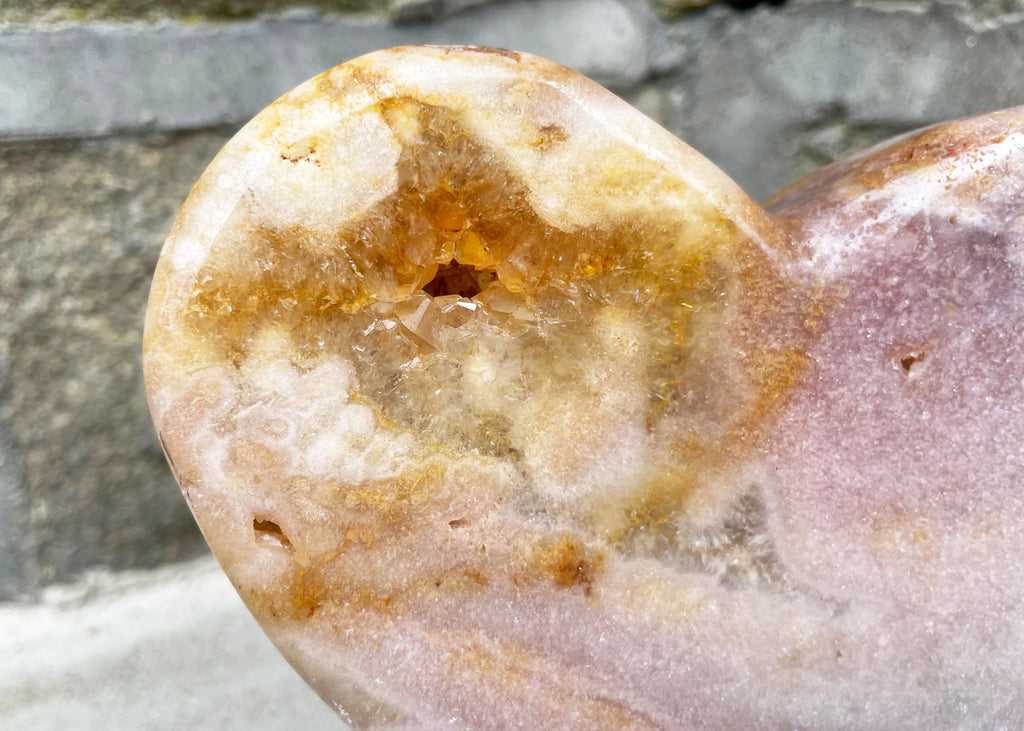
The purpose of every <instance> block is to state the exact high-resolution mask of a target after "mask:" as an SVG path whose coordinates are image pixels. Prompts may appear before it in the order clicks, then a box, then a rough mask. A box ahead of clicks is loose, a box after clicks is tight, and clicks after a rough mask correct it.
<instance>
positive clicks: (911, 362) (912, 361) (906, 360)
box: [900, 353, 924, 376]
mask: <svg viewBox="0 0 1024 731" xmlns="http://www.w3.org/2000/svg"><path fill="white" fill-rule="evenodd" d="M923 357H924V356H922V355H919V354H917V353H908V354H907V355H905V356H903V357H902V358H900V368H902V369H903V373H904V375H907V376H909V375H910V374H911V371H913V369H914V367H915V366H917V364H918V363H920V362H921V360H922V359H923Z"/></svg>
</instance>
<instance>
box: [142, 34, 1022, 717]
mask: <svg viewBox="0 0 1024 731" xmlns="http://www.w3.org/2000/svg"><path fill="white" fill-rule="evenodd" d="M1022 120H1024V113H1022V112H1021V111H1020V110H1011V111H1007V112H1002V113H997V114H994V115H990V116H988V117H984V118H979V119H976V120H969V121H967V122H962V123H958V124H954V125H950V126H946V127H941V128H938V129H935V130H932V131H926V132H924V133H921V134H920V135H917V136H911V137H908V138H905V139H903V140H901V141H897V142H895V143H893V144H892V145H891V146H888V147H883V148H880V149H877V150H875V151H872V152H869V153H866V154H864V155H862V156H861V157H859V158H857V159H854V160H852V161H849V162H845V163H840V164H838V165H836V166H833V167H830V168H826V169H825V170H823V171H821V172H820V173H818V174H815V175H813V176H811V177H810V178H808V179H807V180H805V181H804V182H802V183H798V184H797V185H796V186H794V187H793V188H791V189H790V190H788V191H785V192H784V193H783V194H781V195H780V197H778V198H777V199H776V200H775V201H773V202H772V203H770V205H769V210H770V211H771V213H769V212H767V211H766V210H765V209H762V208H761V207H759V206H757V205H756V204H755V203H754V202H753V201H751V200H750V199H749V198H748V197H747V196H746V195H745V194H744V193H743V192H742V191H741V190H739V189H738V188H737V187H736V186H735V185H734V184H733V183H732V182H731V181H730V180H728V178H726V177H725V176H724V175H723V174H722V173H721V172H720V171H718V170H717V169H716V168H715V167H714V166H713V165H711V164H710V163H709V162H708V161H707V160H705V159H703V158H702V157H700V156H699V155H698V154H697V153H696V152H694V151H693V150H692V149H690V148H689V147H687V146H686V145H684V144H683V143H681V142H679V141H678V140H676V139H674V138H673V137H672V136H671V135H669V134H668V133H667V132H665V131H664V130H662V129H661V128H659V127H657V126H656V125H655V124H654V123H652V122H650V121H649V120H647V119H646V118H644V117H643V116H642V115H640V114H639V113H638V112H636V111H635V110H632V109H631V108H629V107H628V106H626V105H625V104H624V103H623V102H621V101H619V100H618V99H617V98H615V97H614V96H612V95H611V94H610V93H608V92H606V91H605V90H603V89H601V88H600V87H598V86H596V85H595V84H593V83H592V82H589V81H587V80H586V79H584V78H583V77H581V76H578V75H576V74H574V73H573V72H571V71H569V70H567V69H565V68H562V67H559V66H557V65H555V64H552V63H550V62H547V61H543V60H541V59H538V58H536V57H532V56H529V55H526V54H517V53H512V52H497V51H493V50H489V49H458V48H447V49H445V48H404V49H394V50H391V51H383V52H379V53H376V54H371V55H370V56H365V57H362V58H360V59H357V60H355V61H353V62H350V63H348V64H345V65H343V66H340V67H338V68H336V69H333V70H332V71H329V72H327V73H326V74H324V75H322V76H320V77H317V78H316V79H314V80H312V81H310V82H308V83H307V84H304V85H303V86H301V87H299V88H297V89H296V90H295V91H293V92H291V93H290V94H288V95H286V96H285V97H283V98H282V99H280V100H279V101H278V102H276V103H275V104H274V105H272V106H271V107H268V108H267V109H266V110H265V111H264V112H262V113H261V114H260V115H259V116H257V117H256V118H255V119H254V120H253V121H252V122H251V123H250V124H249V125H248V126H247V127H246V128H245V129H244V130H243V131H242V132H241V133H239V135H238V136H237V137H236V138H235V139H234V140H232V142H230V143H229V144H228V146H227V147H225V149H224V151H222V153H221V154H220V155H219V156H218V158H217V159H216V160H215V161H214V162H213V164H212V165H211V166H210V168H209V169H208V170H207V172H206V173H205V174H204V176H203V177H202V178H201V179H200V181H199V182H198V183H197V185H196V188H195V189H194V191H193V193H192V195H191V197H190V198H189V200H188V202H187V203H186V204H185V207H184V208H183V209H182V212H181V214H180V215H179V218H178V220H177V222H176V223H175V226H174V229H173V230H172V232H171V235H170V237H169V239H168V242H167V244H166V246H165V249H164V253H163V255H162V257H161V261H160V264H159V266H158V270H157V274H156V277H155V280H154V285H153V292H152V296H151V300H150V309H149V312H148V315H147V332H146V342H145V356H144V357H145V366H146V380H147V391H148V394H149V399H150V407H151V411H152V413H153V417H154V421H155V424H156V426H157V429H158V432H159V434H160V437H161V440H162V441H163V444H164V447H165V450H166V452H167V455H168V458H169V460H170V462H171V464H172V467H173V469H174V472H175V475H176V476H177V478H178V481H179V483H180V484H181V487H182V490H183V492H184V494H185V497H186V499H187V500H188V502H189V505H190V506H191V507H192V509H193V512H194V513H195V515H196V518H197V521H198V522H199V525H200V527H201V528H202V530H203V532H204V534H205V536H206V538H207V540H208V542H209V543H210V545H211V547H212V548H213V550H214V552H215V553H216V555H217V556H218V558H219V559H220V561H221V563H222V565H223V567H224V569H225V571H226V572H227V574H228V576H229V577H230V578H231V580H232V582H233V583H234V585H235V586H236V588H237V589H238V591H239V594H240V595H241V596H242V598H243V600H244V601H245V602H246V603H247V605H248V606H249V608H250V610H251V611H252V612H253V614H254V615H255V616H256V618H257V619H258V620H259V622H260V623H261V625H262V626H263V627H264V629H265V630H266V631H267V633H268V634H269V635H270V637H271V638H272V639H273V640H274V642H275V643H276V644H277V645H278V647H279V648H280V649H281V651H282V652H283V653H284V654H285V656H286V657H287V658H289V660H291V661H292V662H293V664H294V665H295V666H296V667H297V668H298V669H299V670H300V672H302V674H303V676H304V677H305V678H306V679H307V681H308V682H309V683H310V684H311V685H312V686H313V687H314V688H315V689H316V690H317V691H318V692H319V693H320V694H321V696H323V697H324V698H325V699H326V700H327V701H328V702H329V703H331V704H332V705H334V706H335V707H336V708H337V709H338V710H339V712H340V713H341V714H342V715H343V716H344V717H346V718H348V719H349V720H351V721H352V722H353V723H354V724H356V725H357V726H360V727H389V726H390V727H410V728H424V727H429V728H434V727H440V726H454V727H474V728H500V727H507V726H512V725H521V726H526V727H533V728H561V727H568V726H584V727H602V728H665V727H669V728H678V727H707V728H719V727H722V726H732V727H735V726H745V727H752V726H764V727H777V726H779V725H787V724H788V725H801V726H830V727H831V726H837V725H860V726H887V727H900V726H907V727H912V726H915V725H920V724H925V725H935V724H940V725H948V724H956V723H970V724H978V725H984V724H986V723H988V724H991V723H998V722H1003V723H1007V722H1010V721H1012V720H1013V719H1016V718H1018V717H1019V716H1020V715H1021V714H1022V713H1024V696H1022V695H1021V693H1020V691H1019V688H1020V687H1021V681H1022V674H1021V672H1020V671H1019V670H1018V665H1019V663H1018V662H1017V658H1018V657H1019V655H1020V652H1021V651H1022V650H1024V637H1022V636H1021V632H1020V627H1021V626H1024V624H1022V620H1024V607H1022V600H1024V576H1022V573H1024V572H1022V571H1021V569H1020V568H1019V562H1018V560H1017V556H1019V555H1020V552H1021V549H1022V548H1024V519H1022V517H1021V512H1020V509H1021V505H1020V504H1019V503H1020V501H1021V499H1020V496H1019V490H1018V485H1019V484H1020V482H1021V477H1022V476H1024V450H1022V449H1021V447H1020V446H1019V445H1020V444H1022V443H1024V406H1022V405H1021V396H1022V395H1024V393H1022V391H1024V386H1022V384H1024V353H1022V352H1020V351H1021V349H1022V348H1024V345H1022V343H1021V337H1020V336H1021V331H1022V329H1024V297H1022V295H1021V291H1022V289H1021V277H1022V274H1024V272H1022V271H1021V268H1022V266H1024V255H1022V254H1021V248H1020V247H1021V245H1022V241H1021V236H1022V232H1024V224H1022V223H1021V221H1024V205H1021V204H1020V203H1019V199H1020V189H1021V181H1022V172H1021V164H1022V163H1024V144H1022V140H1024V137H1022V135H1021V132H1020V130H1019V125H1020V123H1021V121H1022Z"/></svg>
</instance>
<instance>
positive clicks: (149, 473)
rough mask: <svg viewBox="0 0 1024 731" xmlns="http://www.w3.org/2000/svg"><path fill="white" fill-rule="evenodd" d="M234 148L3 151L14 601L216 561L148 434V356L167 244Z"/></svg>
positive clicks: (188, 143) (1, 404)
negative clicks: (186, 562) (127, 572)
mask: <svg viewBox="0 0 1024 731" xmlns="http://www.w3.org/2000/svg"><path fill="white" fill-rule="evenodd" d="M225 137H226V135H225V134H224V133H210V132H206V133H200V134H191V135H184V136H174V137H169V138H163V139H155V140H150V141H141V140H117V139H111V140H103V141H86V142H79V143H57V144H44V143H32V144H15V143H8V144H6V145H3V146H0V252H2V257H3V258H2V260H0V354H3V357H2V358H0V361H3V360H4V359H6V385H5V386H3V387H2V388H0V399H2V400H0V457H2V458H3V465H2V466H0V501H2V502H3V505H2V507H3V508H4V510H3V511H2V512H0V535H2V536H3V541H4V544H5V546H4V547H5V548H9V549H10V550H11V553H10V555H9V556H7V557H6V558H5V559H4V561H3V562H2V563H0V586H4V587H5V593H6V594H7V595H8V596H10V595H12V594H17V593H19V592H21V593H23V592H25V591H31V590H32V589H33V588H34V585H35V582H36V579H37V580H38V581H39V582H40V583H43V584H45V583H48V582H50V581H54V580H60V579H66V578H68V577H70V576H73V575H74V574H76V573H77V572H78V571H80V570H82V569H84V568H86V567H88V566H92V565H96V564H102V565H107V566H111V567H117V568H125V567H132V566H153V565H157V564H159V563H162V562H165V561H170V560H177V559H181V558H184V557H187V556H192V555H195V554H196V553H198V552H201V551H202V550H203V545H202V540H201V538H200V536H199V534H198V531H197V530H196V528H195V526H194V523H193V521H192V518H191V516H190V515H189V513H188V510H187V508H186V506H185V503H184V501H183V500H182V498H181V496H180V494H179V493H178V491H177V489H176V487H175V485H174V481H173V479H172V478H171V476H170V474H169V472H168V469H167V467H166V465H165V463H164V458H163V455H162V454H161V451H160V447H159V445H158V444H157V442H156V438H155V436H154V434H153V429H152V426H151V424H150V421H149V416H148V411H147V409H146V403H145V395H144V392H143V389H142V377H141V355H140V341H141V335H142V319H143V312H144V308H145V304H146V298H147V296H148V292H149V282H150V278H151V276H152V271H153V267H154V266H155V263H156V258H157V255H158V253H159V250H160V246H161V245H162V243H163V239H164V237H165V236H166V232H167V229H168V228H169V226H170V223H171V220H172V218H173V216H174V214H175V213H176V210H177V208H178V206H180V204H181V202H182V201H183V199H184V197H185V195H186V194H187V192H188V190H189V188H190V186H191V185H192V183H193V182H194V180H195V179H196V178H197V177H198V175H199V174H200V173H201V172H202V170H203V168H204V167H205V165H206V164H207V162H208V161H209V159H210V158H211V157H212V156H213V154H214V153H215V152H216V150H217V149H218V147H219V146H220V145H221V144H222V143H223V141H224V139H225ZM8 543H10V544H13V546H7V545H6V544H8ZM5 553H6V551H5ZM19 556H20V558H19Z"/></svg>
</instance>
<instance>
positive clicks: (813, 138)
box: [661, 2, 1024, 199]
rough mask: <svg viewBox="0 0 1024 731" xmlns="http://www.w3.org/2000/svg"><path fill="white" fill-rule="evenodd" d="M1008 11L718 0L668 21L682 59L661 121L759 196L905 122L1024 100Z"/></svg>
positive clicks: (1020, 40)
mask: <svg viewBox="0 0 1024 731" xmlns="http://www.w3.org/2000/svg"><path fill="white" fill-rule="evenodd" d="M979 11H980V9H979ZM1001 17H1002V21H1001V22H993V21H992V20H991V18H986V17H984V16H981V17H979V14H978V12H971V11H968V10H967V9H965V8H963V7H961V6H957V5H953V4H950V5H946V4H942V3H920V4H916V5H914V4H911V5H908V4H905V3H873V4H871V5H867V4H863V5H861V4H852V3H832V2H809V3H800V4H795V5H794V6H789V5H787V6H785V7H782V8H777V9H768V8H767V7H762V8H760V9H758V10H755V11H752V12H748V13H739V12H736V11H731V10H728V9H727V8H725V7H722V6H715V7H712V8H710V9H709V11H708V12H707V13H705V14H703V15H701V16H700V17H698V18H687V19H686V20H685V21H682V22H679V23H678V24H677V25H676V26H675V28H674V30H673V37H674V38H675V39H676V42H677V43H679V44H680V46H681V47H682V48H683V49H684V51H685V60H684V62H683V64H682V69H683V72H682V74H681V75H680V76H679V77H678V79H677V80H676V83H675V84H673V85H671V86H670V88H671V91H672V93H671V94H670V95H668V97H667V101H668V102H669V103H670V104H671V106H672V109H671V111H670V112H669V113H668V114H667V116H666V118H665V119H663V120H661V121H663V123H665V124H666V126H668V128H669V129H671V130H672V131H673V132H674V133H676V134H677V135H678V136H679V137H680V138H681V139H685V140H686V141H687V142H689V143H690V144H691V145H693V146H694V147H695V148H697V149H698V150H700V151H701V152H702V153H704V154H705V155H707V156H708V157H709V158H710V159H712V160H714V161H715V162H716V164H718V165H719V166H720V167H721V168H722V169H723V170H724V171H725V172H726V173H728V174H729V175H730V176H731V177H733V178H734V179H735V180H737V181H739V182H740V183H741V184H742V185H743V186H744V189H745V190H746V191H747V192H749V193H750V194H751V195H753V196H754V197H755V198H757V199H762V198H765V197H766V196H768V195H770V194H771V193H773V192H774V191H776V190H778V189H779V188H780V187H781V186H783V185H787V184H789V183H790V182H792V181H794V180H796V179H797V178H799V177H801V176H803V175H806V174H807V173H809V172H811V171H812V170H814V169H816V168H817V167H819V166H820V165H822V164H824V163H826V162H829V161H831V160H832V159H836V158H837V157H841V156H842V155H844V154H847V153H848V152H850V151H856V150H858V149H863V148H864V147H866V146H868V145H869V144H871V143H873V142H877V141H880V140H882V139H885V138H887V137H889V136H891V135H893V134H896V133H898V132H902V131H906V130H909V129H913V128H917V127H921V126H924V125H926V124H932V123H936V122H940V121H943V120H947V119H955V118H958V117H963V116H968V115H972V114H981V113H984V112H989V111H992V110H995V109H1001V108H1005V107H1010V106H1013V105H1016V104H1021V103H1024V56H1022V55H1021V54H1020V53H1019V52H1018V51H1017V49H1019V48H1020V47H1021V45H1022V44H1024V22H1022V21H1021V17H1020V16H1019V15H1004V16H1001Z"/></svg>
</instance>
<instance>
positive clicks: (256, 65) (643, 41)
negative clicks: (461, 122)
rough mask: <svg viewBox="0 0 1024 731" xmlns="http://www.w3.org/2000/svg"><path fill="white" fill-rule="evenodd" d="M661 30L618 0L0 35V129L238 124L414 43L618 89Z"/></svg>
mask: <svg viewBox="0 0 1024 731" xmlns="http://www.w3.org/2000/svg"><path fill="white" fill-rule="evenodd" d="M659 33H660V26H659V25H658V24H657V21H656V19H655V17H654V15H653V13H652V11H650V9H649V8H648V7H647V6H644V5H635V4H631V5H630V6H629V7H627V6H626V5H624V4H623V3H621V2H618V1H617V0H521V1H520V2H509V3H501V4H496V5H487V6H482V7H473V8H470V9H468V10H466V11H465V12H462V13H458V14H456V15H453V16H451V17H448V18H445V19H443V20H441V21H440V22H438V23H432V24H426V23H420V24H403V25H394V24H390V23H387V22H386V21H384V20H374V19H366V18H362V17H346V18H335V19H330V20H324V19H320V18H317V17H316V16H312V15H310V16H306V17H276V18H262V19H258V20H254V21H249V22H241V23H233V24H210V23H200V24H182V23H165V24H161V25H159V26H155V27H152V28H138V27H134V26H111V25H103V24H93V25H87V26H81V27H71V28H66V29H63V30H56V31H49V32H38V33H21V32H7V33H0V137H4V136H6V137H8V138H11V137H31V138H38V137H51V136H59V135H99V134H108V133H110V132H113V131H117V130H134V129H139V128H143V129H151V130H175V129H181V128H196V127H205V126H210V125H216V124H223V123H233V124H239V123H241V122H244V121H245V120H247V119H249V118H250V117H251V116H253V115H254V114H255V113H256V112H258V111H259V110H260V109H262V108H263V107H265V106H266V105H267V104H269V103H270V102H272V101H273V100H274V99H276V98H277V97H278V96H280V95H281V94H283V93H284V92H286V91H288V90H289V89H291V88H292V87H294V86H296V85H297V84H299V83H300V82H302V81H305V80H306V79H307V78H310V77H312V76H315V75H316V74H318V73H320V72H321V71H323V70H325V69H328V68H330V67H332V66H336V65H337V64H339V63H342V62H343V61H347V60H349V59H351V58H353V57H355V56H359V55H362V54H364V53H368V52H370V51H373V50H376V49H378V48H387V47H389V46H398V45H404V44H410V43H442V44H449V43H455V44H458V43H463V44H475V45H483V46H497V47H515V48H516V49H518V50H522V51H529V52H531V53H535V54H537V55H540V56H544V57H547V58H551V59H553V60H556V61H559V62H561V63H564V64H566V65H567V66H571V67H573V68H575V69H578V70H580V71H581V72H583V73H585V74H587V75H589V76H591V77H593V78H594V79H596V80H598V81H600V82H601V83H603V84H605V85H608V86H612V87H615V88H620V89H621V88H626V87H629V86H632V85H634V84H636V83H638V82H639V81H641V80H642V79H644V78H646V77H647V76H648V75H649V74H650V73H651V71H652V69H653V67H655V66H656V65H657V63H658V61H657V59H654V58H652V54H653V53H655V52H656V51H657V49H659V48H661V47H662V46H663V44H659V43H658V40H659V39H658V37H657V36H658V34H659ZM41 68H45V69H47V73H44V74H40V73H38V69H41Z"/></svg>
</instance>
